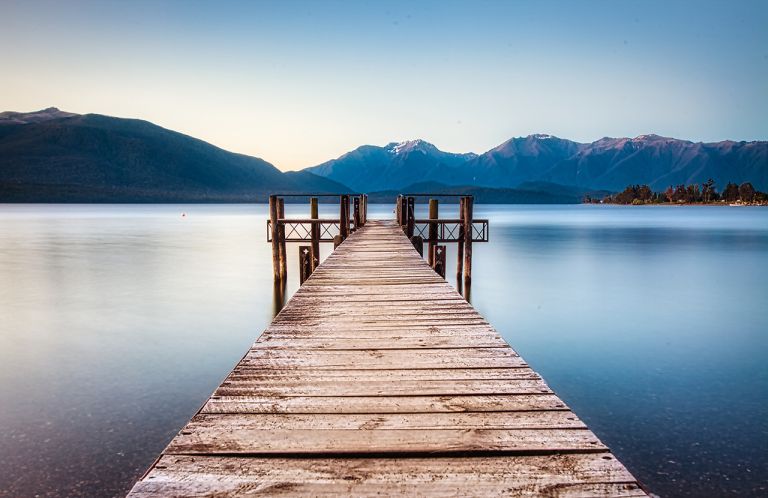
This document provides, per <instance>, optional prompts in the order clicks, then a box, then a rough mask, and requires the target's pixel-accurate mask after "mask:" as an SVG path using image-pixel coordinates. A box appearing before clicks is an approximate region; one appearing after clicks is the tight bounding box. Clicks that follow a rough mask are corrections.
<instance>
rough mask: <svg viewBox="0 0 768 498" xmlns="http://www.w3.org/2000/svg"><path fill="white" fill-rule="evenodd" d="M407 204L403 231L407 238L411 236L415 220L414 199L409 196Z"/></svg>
mask: <svg viewBox="0 0 768 498" xmlns="http://www.w3.org/2000/svg"><path fill="white" fill-rule="evenodd" d="M407 206H408V208H407V210H406V212H407V213H408V218H407V219H406V220H405V233H406V234H407V235H408V238H411V237H413V229H414V226H415V224H414V222H415V220H416V199H414V198H413V197H409V198H408V205H407Z"/></svg>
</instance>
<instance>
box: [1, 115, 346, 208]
mask: <svg viewBox="0 0 768 498" xmlns="http://www.w3.org/2000/svg"><path fill="white" fill-rule="evenodd" d="M348 191H349V189H348V188H347V187H345V186H344V185H340V184H338V183H336V182H334V181H333V180H330V179H327V178H323V177H319V176H316V175H313V174H312V173H308V172H301V171H300V172H290V173H283V172H281V171H280V170H278V169H277V168H275V167H274V166H273V165H271V164H270V163H268V162H266V161H264V160H262V159H258V158H255V157H250V156H246V155H243V154H235V153H232V152H228V151H225V150H223V149H220V148H218V147H215V146H213V145H211V144H209V143H206V142H203V141H202V140H198V139H196V138H192V137H189V136H187V135H183V134H181V133H177V132H174V131H171V130H167V129H165V128H161V127H160V126H157V125H154V124H152V123H150V122H148V121H141V120H137V119H122V118H114V117H109V116H102V115H99V114H85V115H77V114H72V113H65V112H62V111H59V110H58V109H56V108H49V109H45V110H43V111H38V112H34V113H27V114H24V113H11V112H3V113H0V202H3V201H4V202H247V201H254V200H257V201H261V200H264V198H265V197H266V196H267V195H269V193H277V192H286V193H287V192H318V193H321V192H348Z"/></svg>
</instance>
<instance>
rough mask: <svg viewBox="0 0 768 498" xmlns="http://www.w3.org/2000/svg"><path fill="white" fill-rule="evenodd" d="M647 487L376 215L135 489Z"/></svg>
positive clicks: (433, 492) (546, 492) (153, 492)
mask: <svg viewBox="0 0 768 498" xmlns="http://www.w3.org/2000/svg"><path fill="white" fill-rule="evenodd" d="M242 495H247V496H256V495H267V496H272V495H275V496H293V495H303V496H339V495H354V496H371V495H385V496H386V495H408V496H502V495H503V496H568V497H572V496H620V497H630V496H632V497H634V496H647V495H646V494H645V493H644V492H643V491H642V489H641V488H640V487H639V485H638V483H637V482H636V480H635V478H634V477H633V476H632V475H631V474H630V473H629V472H628V471H627V470H626V469H625V468H624V466H623V465H622V464H621V463H620V462H618V461H617V460H616V458H615V457H614V456H613V455H612V454H611V453H610V451H609V449H608V448H607V447H606V446H605V445H603V443H601V442H600V441H599V440H598V439H597V437H595V435H594V434H593V433H592V432H591V431H590V430H589V429H588V428H587V427H586V426H585V425H584V423H583V422H582V421H581V420H579V418H578V417H577V416H576V415H574V413H573V412H571V411H570V410H569V409H568V408H567V407H566V405H565V404H564V403H563V402H562V401H561V400H560V399H559V398H558V397H557V396H556V395H555V394H554V393H553V392H552V391H551V390H550V389H549V387H548V386H547V385H546V383H545V382H544V381H543V380H542V379H541V377H540V376H539V375H538V374H536V372H534V371H533V370H532V369H531V368H529V366H528V365H527V364H526V363H525V361H524V360H523V359H522V358H521V357H520V356H518V355H517V354H516V353H515V351H514V350H512V349H511V348H510V346H509V345H508V344H507V343H506V342H505V341H504V340H503V339H502V338H501V336H500V335H499V334H498V333H497V332H496V331H495V330H494V329H493V327H492V326H491V325H490V324H489V323H488V322H487V321H486V320H485V319H484V318H483V317H482V316H480V314H478V313H477V312H476V311H475V310H474V308H472V306H471V305H469V304H468V303H467V302H466V301H465V300H464V299H463V298H462V297H461V296H460V295H459V294H458V293H457V292H456V291H455V290H454V289H453V288H452V287H451V286H450V285H449V284H448V283H447V282H446V281H445V280H444V279H442V278H440V277H439V276H437V274H436V273H434V272H433V271H432V269H431V268H430V267H429V266H428V265H427V263H426V262H425V261H424V260H423V259H422V258H421V257H419V255H418V253H417V252H416V251H415V250H414V248H413V246H412V245H411V243H410V242H409V241H408V239H407V238H406V237H405V236H404V234H403V232H402V230H401V229H400V227H399V226H398V225H397V224H396V223H395V222H389V221H373V220H370V221H368V223H367V224H366V225H365V227H363V228H362V229H360V230H358V231H357V232H355V233H354V234H353V235H351V236H350V237H349V238H348V239H347V240H346V241H345V242H344V243H343V244H342V245H341V246H339V248H338V249H336V251H334V252H333V254H332V255H331V256H329V257H328V259H327V260H326V261H325V262H323V264H322V265H320V267H318V268H317V270H316V271H315V272H314V273H313V274H312V276H311V277H310V278H309V280H307V281H306V282H305V283H304V285H303V286H302V287H301V288H300V289H299V290H298V291H297V292H296V294H295V295H294V296H293V298H292V299H291V300H290V301H289V302H288V304H287V305H286V307H285V308H284V309H283V310H282V311H281V312H280V314H279V315H278V316H277V317H276V318H275V320H274V321H273V322H272V324H271V325H270V326H269V328H267V330H266V331H265V332H264V333H263V335H262V336H261V337H260V338H259V339H258V341H257V342H256V343H255V344H254V345H253V347H252V348H251V349H250V350H249V351H248V352H247V354H246V355H245V357H243V359H242V360H241V361H240V363H238V364H237V366H236V367H235V368H234V370H233V371H232V372H231V373H230V374H229V376H228V377H227V378H226V380H225V381H224V382H222V384H221V386H219V388H218V389H217V390H216V391H215V392H214V394H213V395H212V396H211V397H210V399H209V400H208V401H207V402H206V403H205V405H204V406H203V407H202V408H201V409H200V411H199V413H198V414H197V415H195V416H194V418H193V419H192V420H191V421H190V422H189V423H188V424H187V425H186V426H185V427H184V428H183V429H182V430H181V431H180V432H179V434H178V435H177V436H176V437H175V438H174V439H173V440H172V441H171V443H170V444H169V445H168V447H167V448H166V449H165V451H164V452H163V454H162V455H161V456H160V458H159V459H158V461H157V462H156V463H155V464H154V465H153V466H152V467H151V468H150V469H149V471H148V472H147V474H146V475H145V476H144V477H143V478H142V479H141V480H140V481H139V482H138V483H136V485H135V486H134V488H133V489H132V491H131V493H130V495H129V496H131V497H135V498H139V497H150V496H217V497H218V496H242Z"/></svg>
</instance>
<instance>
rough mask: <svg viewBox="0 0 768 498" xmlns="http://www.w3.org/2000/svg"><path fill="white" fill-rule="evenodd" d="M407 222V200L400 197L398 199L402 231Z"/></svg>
mask: <svg viewBox="0 0 768 498" xmlns="http://www.w3.org/2000/svg"><path fill="white" fill-rule="evenodd" d="M407 220H408V198H407V197H401V198H400V226H402V227H403V230H405V225H406V224H407Z"/></svg>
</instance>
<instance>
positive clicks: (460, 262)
mask: <svg viewBox="0 0 768 498" xmlns="http://www.w3.org/2000/svg"><path fill="white" fill-rule="evenodd" d="M456 246H457V248H456V249H457V250H456V256H457V257H456V280H457V281H458V282H459V285H461V276H462V273H464V197H460V198H459V243H458V244H456ZM459 292H461V291H459Z"/></svg>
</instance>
